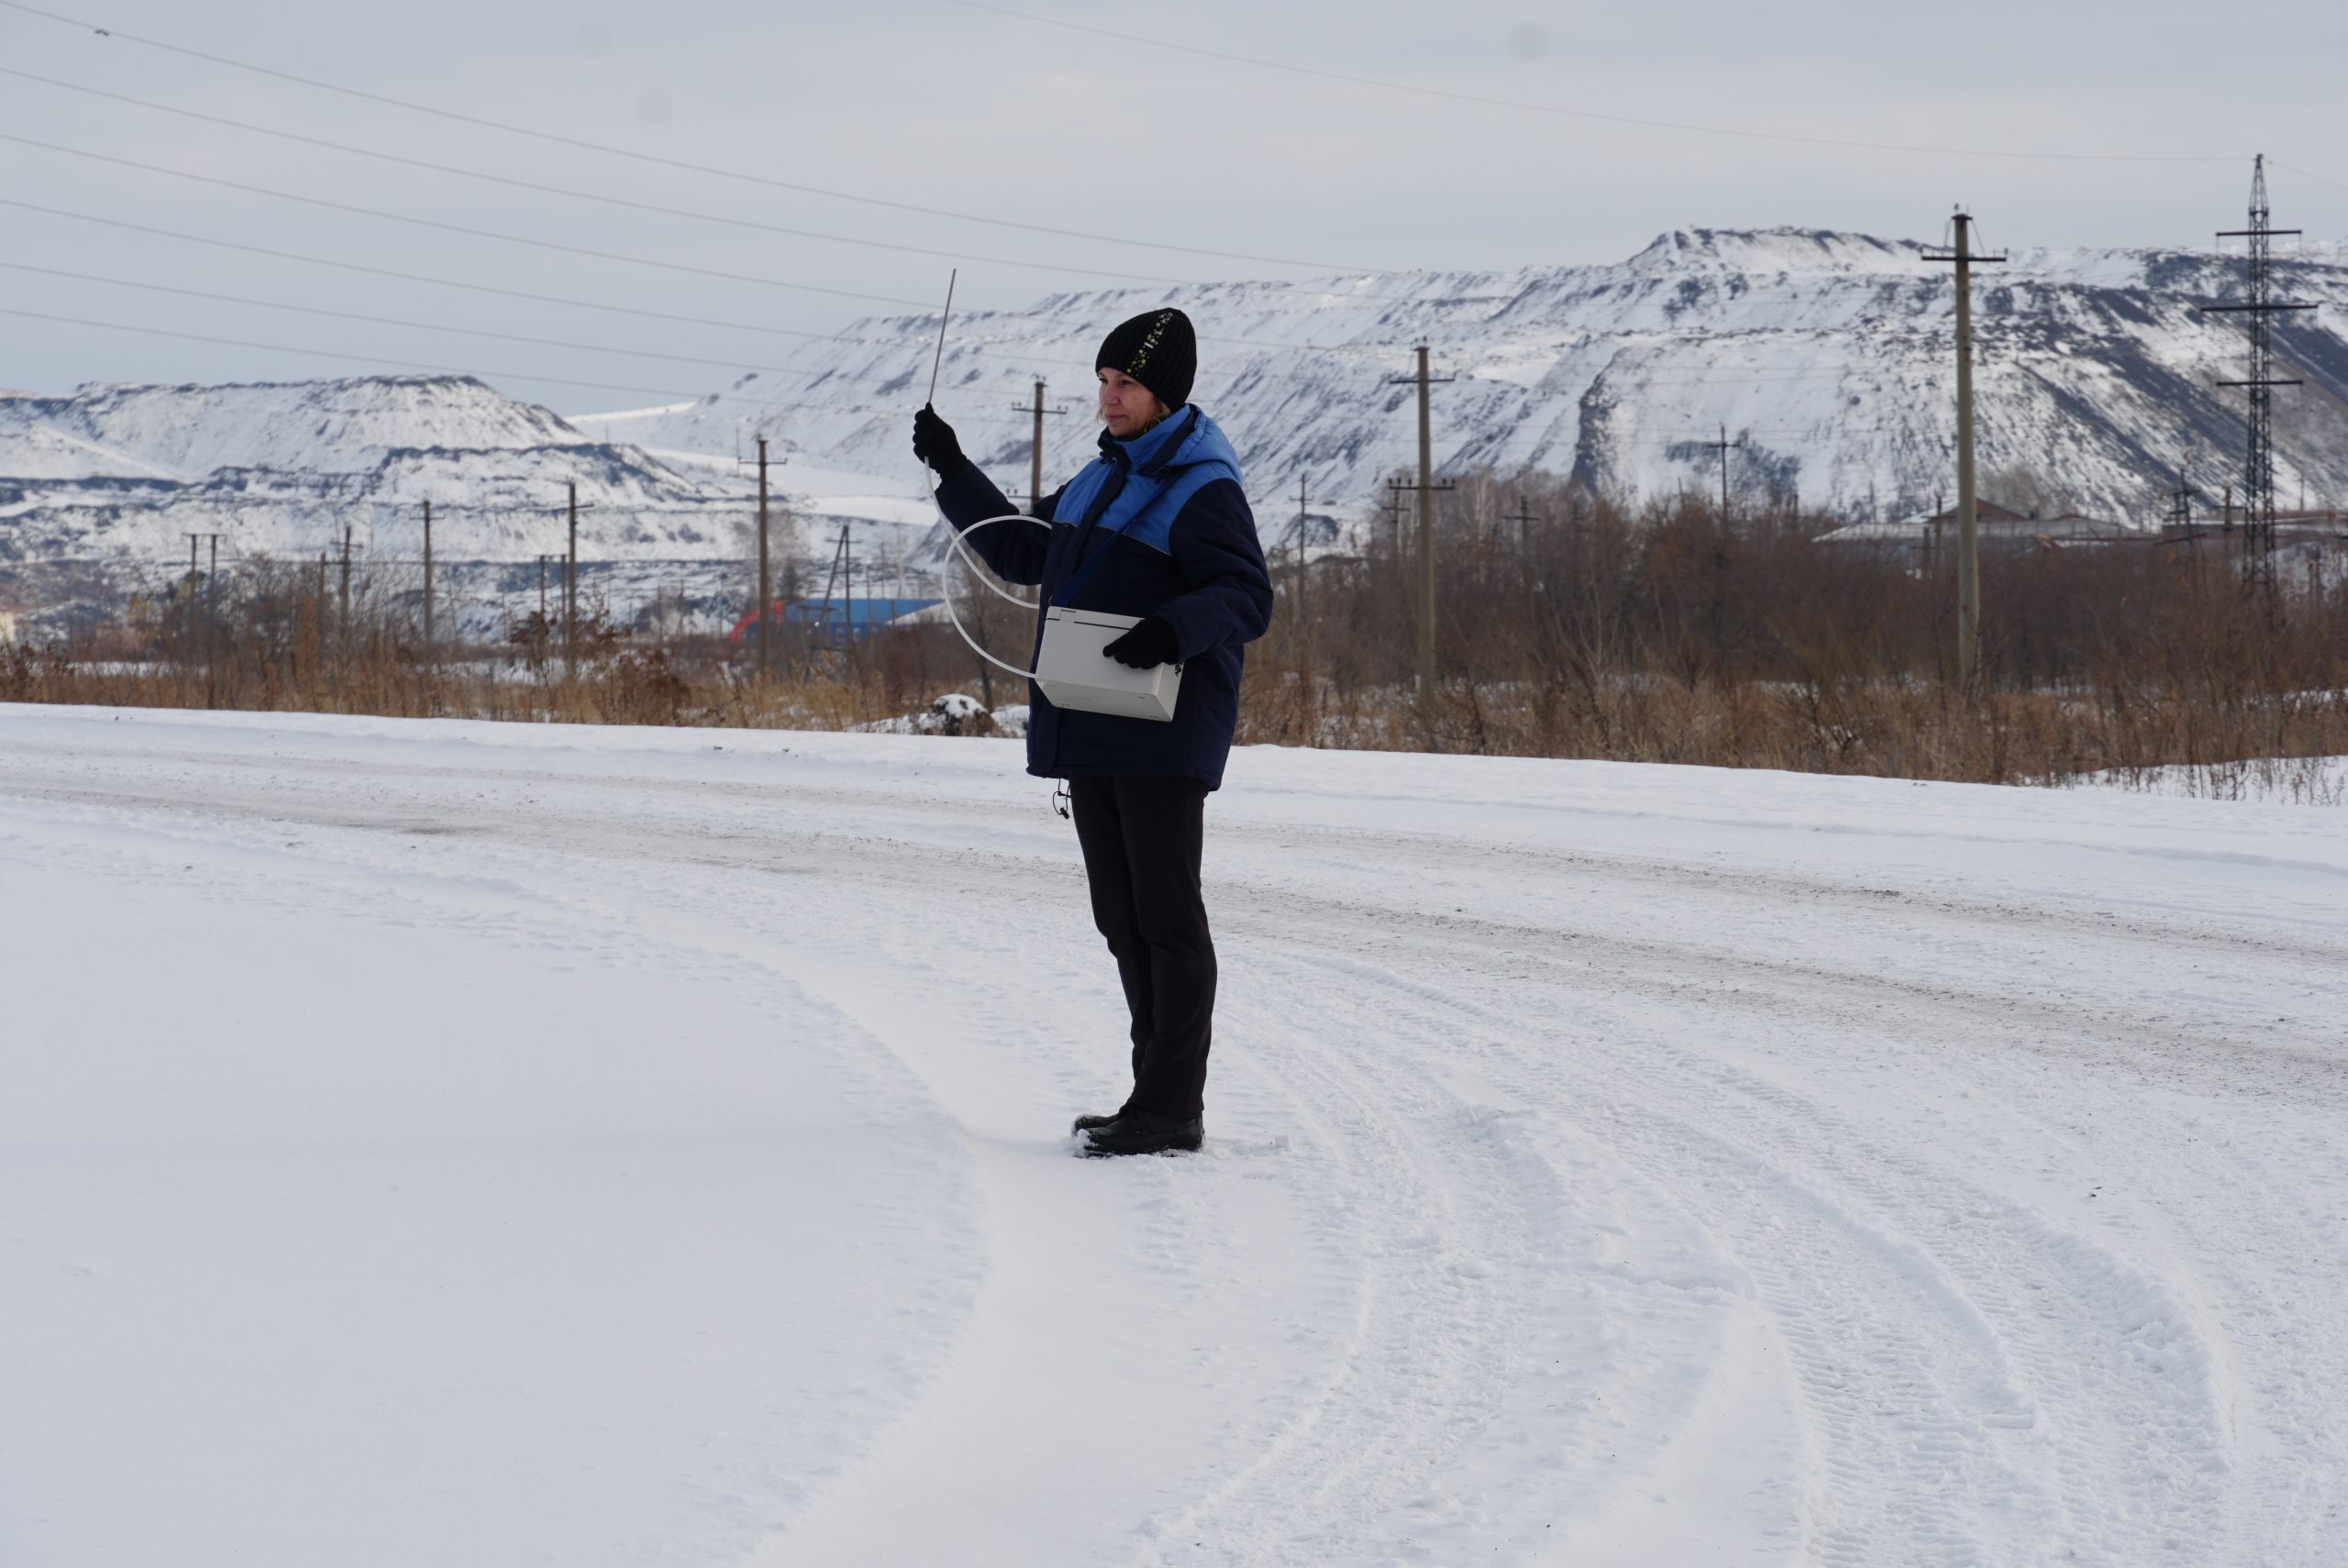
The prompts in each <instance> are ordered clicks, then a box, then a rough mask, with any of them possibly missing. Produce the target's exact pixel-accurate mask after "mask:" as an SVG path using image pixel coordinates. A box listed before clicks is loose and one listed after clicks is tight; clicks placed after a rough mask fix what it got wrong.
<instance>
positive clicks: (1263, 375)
mask: <svg viewBox="0 0 2348 1568" xmlns="http://www.w3.org/2000/svg"><path fill="white" fill-rule="evenodd" d="M0 207H12V208H15V209H16V210H17V211H19V212H28V213H39V214H40V215H42V216H44V217H58V218H65V219H68V220H69V221H72V222H74V223H86V224H93V225H95V226H100V227H105V228H113V229H119V230H122V231H123V232H125V233H129V234H143V235H148V236H150V237H155V238H159V239H172V240H178V241H181V242H183V243H185V244H190V245H203V246H209V247H212V248H216V249H221V250H231V251H235V252H238V254H241V255H247V256H265V257H268V258H269V259H271V260H277V261H292V262H295V263H297V264H299V265H302V266H306V267H321V268H327V269H331V270H333V271H343V272H355V273H358V274H360V275H361V276H365V277H372V278H389V279H393V280H394V281H396V282H407V283H423V284H426V285H428V286H430V287H434V288H442V289H459V290H462V291H464V292H466V293H478V294H487V295H491V296H493V297H494V298H499V299H514V300H528V301H531V302H533V303H535V304H551V305H559V306H562V307H564V308H566V309H572V310H590V311H600V312H603V313H604V314H607V315H626V316H634V317H637V318H640V319H644V320H648V321H665V322H674V323H677V324H680V325H682V326H712V327H718V328H722V329H724V330H726V331H730V332H759V333H765V334H768V335H770V336H772V337H795V338H799V339H802V340H803V341H806V342H811V343H838V344H842V345H845V346H847V347H851V348H886V347H889V344H888V343H887V342H885V341H884V340H882V339H878V338H872V337H854V336H850V335H848V334H845V333H836V332H807V331H803V330H801V329H798V328H795V327H788V326H766V325H764V324H762V323H758V322H747V321H727V320H723V319H719V318H715V317H711V316H699V315H679V314H677V313H675V312H671V311H659V310H648V309H645V308H643V307H641V306H637V305H621V304H609V303H607V302H604V301H600V300H581V299H573V298H570V297H569V296H567V295H562V294H548V293H537V292H534V291H532V290H528V289H508V288H502V287H499V286H498V285H496V284H493V283H477V282H471V281H469V280H466V279H461V278H444V277H437V276H434V275H433V274H430V273H426V272H406V271H400V270H398V269H396V268H392V267H377V266H373V265H371V264H369V263H366V262H360V261H344V260H338V259H335V258H333V257H328V256H311V255H306V254H305V253H303V252H301V251H294V250H279V249H275V248H271V247H269V246H264V245H249V244H247V243H245V242H244V241H242V240H235V239H221V238H217V237H214V236H211V235H203V234H190V233H188V232H186V231H185V230H183V229H172V228H161V227H158V226H155V225H152V224H142V223H131V222H129V221H127V219H123V218H111V217H102V216H100V215H97V214H95V213H83V212H74V211H72V210H70V209H68V208H64V207H51V206H45V205H43V204H39V203H38V202H23V201H17V200H16V199H15V198H13V197H8V196H0ZM73 275H74V276H80V275H81V274H73ZM1026 340H1027V341H1035V339H1033V338H1029V339H1026ZM968 341H969V340H968V339H964V343H965V346H967V345H968ZM986 341H990V340H983V339H982V340H981V342H986ZM1013 341H1016V340H1015V339H1014V340H1013ZM1281 347H1289V348H1297V347H1301V348H1303V349H1304V351H1306V352H1312V353H1321V354H1329V355H1341V354H1349V353H1358V354H1360V355H1362V356H1364V357H1368V356H1369V355H1372V354H1375V353H1377V352H1379V348H1377V347H1374V346H1369V347H1362V348H1355V349H1339V348H1316V347H1313V346H1311V345H1302V346H1299V345H1282V346H1281ZM1025 362H1027V363H1032V364H1041V365H1072V366H1078V367H1080V368H1083V369H1087V370H1089V369H1091V361H1090V360H1084V359H1058V358H1055V357H1051V356H1047V355H1029V356H1026V357H1025ZM1206 373H1207V374H1208V375H1210V376H1213V377H1217V378H1228V379H1231V380H1239V379H1241V378H1244V377H1249V376H1254V377H1257V378H1258V379H1262V380H1268V381H1290V382H1294V383H1297V384H1300V385H1302V384H1311V383H1312V382H1313V381H1316V380H1317V379H1318V378H1314V377H1310V376H1287V375H1282V374H1280V373H1279V372H1278V371H1268V370H1252V369H1243V370H1220V371H1209V372H1206Z"/></svg>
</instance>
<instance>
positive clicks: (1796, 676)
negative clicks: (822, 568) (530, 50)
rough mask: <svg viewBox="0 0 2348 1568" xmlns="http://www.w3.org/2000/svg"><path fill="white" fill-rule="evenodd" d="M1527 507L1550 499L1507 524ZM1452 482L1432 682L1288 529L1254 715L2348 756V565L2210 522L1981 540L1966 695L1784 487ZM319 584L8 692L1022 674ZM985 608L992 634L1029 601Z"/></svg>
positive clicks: (493, 691)
mask: <svg viewBox="0 0 2348 1568" xmlns="http://www.w3.org/2000/svg"><path fill="white" fill-rule="evenodd" d="M1520 504H1527V505H1529V506H1530V509H1531V511H1532V513H1533V517H1534V521H1532V522H1531V523H1530V524H1521V523H1519V522H1517V521H1514V520H1512V519H1509V520H1503V518H1502V517H1501V513H1502V512H1503V510H1505V511H1507V512H1509V513H1514V512H1515V511H1517V509H1518V507H1519V505H1520ZM1445 509H1446V515H1445V517H1444V518H1443V519H1442V521H1441V524H1440V533H1441V537H1442V539H1443V561H1442V571H1441V579H1440V590H1441V600H1440V611H1439V617H1438V624H1439V626H1440V628H1441V634H1442V635H1441V637H1440V639H1439V655H1440V658H1439V670H1440V679H1439V680H1438V682H1437V684H1436V687H1435V690H1434V691H1433V692H1432V693H1430V694H1428V695H1427V696H1426V697H1424V698H1422V697H1421V696H1420V695H1419V694H1418V693H1417V691H1416V690H1415V685H1414V682H1413V680H1412V637H1411V633H1410V626H1411V621H1410V615H1409V611H1408V605H1409V597H1408V586H1409V582H1410V562H1409V561H1408V559H1406V558H1403V557H1401V555H1399V554H1398V553H1397V551H1396V550H1395V549H1394V548H1393V547H1391V544H1390V542H1389V541H1385V540H1381V541H1379V542H1378V543H1376V544H1375V545H1374V546H1373V547H1371V548H1370V549H1369V550H1368V553H1367V554H1365V555H1363V556H1361V557H1358V558H1344V559H1333V558H1323V559H1322V560H1321V561H1319V562H1317V563H1316V564H1315V565H1314V566H1313V568H1312V574H1311V578H1310V580H1309V581H1308V580H1303V579H1301V578H1300V576H1299V574H1298V572H1297V570H1296V569H1295V566H1294V564H1293V561H1292V559H1290V558H1288V557H1286V556H1285V555H1282V554H1279V553H1277V552H1276V555H1275V559H1274V563H1273V564H1274V576H1275V580H1276V581H1277V582H1278V584H1279V589H1280V607H1279V614H1278V616H1277V617H1276V619H1275V624H1274V627H1273V630H1272V632H1271V634H1270V635H1268V637H1266V638H1265V639H1264V640H1263V641H1262V642H1260V643H1258V644H1257V645H1256V646H1254V647H1253V648H1251V649H1250V653H1249V662H1248V670H1247V680H1246V690H1245V701H1244V709H1243V714H1242V719H1241V727H1240V738H1241V740H1243V741H1249V742H1275V743H1279V744H1285V745H1318V746H1346V747H1361V748H1371V749H1405V750H1427V751H1444V752H1467V753H1494V754H1506V755H1516V756H1570V757H1596V758H1606V759H1611V760H1619V761H1631V762H1667V763H1689V764H1700V765H1705V766H1718V767H1767V768H1785V769H1791V770H1797V771H1803V772H1823V773H1858V774H1877V775H1884V776H1890V777H1899V778H1943V779H1962V780H1973V781H1978V782H1990V783H2061V782H2066V781H2068V780H2071V779H2075V778H2080V777H2082V776H2085V775H2089V774H2106V773H2115V774H2118V775H2121V777H2123V778H2124V777H2131V776H2145V775H2149V774H2150V773H2151V772H2152V771H2153V770H2157V769H2163V768H2180V767H2181V768H2186V769H2198V770H2202V771H2203V772H2205V773H2207V774H2208V776H2209V777H2210V778H2211V779H2213V780H2214V779H2222V778H2236V779H2239V778H2242V777H2243V769H2244V767H2245V766H2246V765H2256V766H2258V767H2265V768H2266V769H2268V770H2269V771H2270V772H2272V771H2274V770H2275V769H2276V767H2281V768H2282V769H2284V770H2285V771H2286V772H2288V770H2289V768H2290V767H2291V766H2292V764H2293V759H2304V758H2312V757H2320V756H2342V755H2348V590H2343V587H2342V585H2341V584H2338V583H2331V584H2326V583H2321V582H2315V583H2305V582H2295V583H2293V584H2291V585H2290V586H2289V588H2288V591H2286V592H2284V593H2283V594H2281V595H2279V596H2277V597H2276V598H2275V599H2274V600H2272V601H2271V602H2270V601H2269V600H2267V599H2265V598H2262V597H2260V596H2257V595H2254V594H2252V593H2249V592H2246V591H2244V589H2243V585H2242V582H2241V578H2240V573H2239V570H2238V569H2237V564H2236V562H2235V561H2234V560H2233V559H2232V558H2229V557H2227V556H2225V555H2224V554H2223V553H2222V552H2220V551H2218V550H2215V549H2205V550H2204V551H2203V552H2202V553H2199V554H2195V553H2191V552H2180V551H2178V550H2176V549H2173V548H2170V547H2160V546H2154V545H2142V544H2129V545H2121V546H2113V547H2105V548H2100V549H2077V550H2064V551H2051V550H2050V551H2036V552H2031V553H2028V554H2020V555H2013V554H1992V555H1989V556H1988V557H1987V558H1985V560H1984V569H1983V582H1984V586H1983V596H1984V602H1985V606H1986V614H1985V624H1984V645H1985V674H1984V679H1983V680H1982V681H1981V683H1980V687H1979V689H1978V690H1977V691H1975V692H1972V693H1969V694H1968V693H1966V692H1965V691H1962V690H1959V689H1958V688H1957V687H1956V685H1955V681H1954V679H1953V675H1954V668H1955V625H1954V622H1955V613H1954V607H1955V584H1954V580H1953V567H1952V566H1951V564H1950V563H1948V562H1947V561H1945V560H1943V561H1940V562H1938V563H1935V565H1934V566H1933V568H1932V569H1929V570H1926V569H1919V567H1918V564H1917V563H1916V562H1915V561H1914V560H1912V559H1911V558H1909V557H1908V556H1907V555H1906V554H1904V553H1895V552H1890V551H1877V550H1872V549H1867V548H1853V547H1835V546H1822V545H1820V544H1818V543H1816V542H1815V536H1816V534H1817V533H1818V532H1819V531H1820V529H1821V527H1822V525H1820V524H1819V523H1818V522H1817V521H1816V520H1813V519H1805V518H1802V517H1800V516H1796V515H1792V514H1787V513H1777V514H1769V515H1764V516H1757V517H1733V518H1731V519H1728V520H1723V519H1722V517H1720V516H1719V515H1718V513H1717V510H1716V508H1712V507H1709V506H1707V505H1705V504H1703V503H1701V502H1694V501H1688V502H1678V503H1673V504H1667V505H1657V506H1653V507H1648V508H1645V509H1642V510H1637V511H1633V510H1631V509H1627V508H1624V507H1621V506H1617V505H1613V504H1611V503H1608V502H1603V501H1594V500H1592V499H1590V498H1589V497H1586V496H1581V495H1578V494H1575V493H1571V492H1568V491H1567V490H1565V488H1564V487H1563V486H1561V485H1559V484H1558V483H1557V482H1556V480H1552V479H1547V478H1544V477H1541V476H1534V477H1530V478H1526V479H1523V480H1512V481H1511V482H1509V483H1507V484H1505V485H1503V484H1501V482H1499V481H1498V480H1496V479H1495V478H1494V477H1493V476H1490V475H1485V476H1479V477H1477V478H1476V479H1473V480H1470V481H1468V482H1467V483H1463V484H1462V486H1461V487H1460V489H1459V491H1456V493H1453V494H1449V495H1446V496H1445ZM1266 532H1267V533H1268V534H1271V533H1273V532H1274V530H1272V529H1270V528H1267V530H1266ZM325 586H326V585H325V580H324V578H323V577H321V576H317V575H315V574H313V573H312V572H311V571H309V570H308V569H283V570H278V571H272V570H271V569H268V568H267V567H266V566H264V567H262V568H261V569H257V570H255V571H254V572H251V573H249V574H248V576H247V577H246V578H245V579H243V580H240V581H239V583H238V586H237V588H236V589H235V591H233V592H231V593H228V594H227V595H225V596H224V600H225V602H223V603H222V604H220V605H219V606H217V607H206V606H204V605H200V604H195V603H190V602H178V603H173V604H170V605H167V606H166V607H165V609H164V611H163V612H162V613H161V616H160V617H159V618H158V619H156V620H154V621H153V622H151V623H150V624H146V625H144V626H142V627H139V628H137V629H135V630H134V629H132V628H129V627H127V626H124V627H115V628H110V629H108V630H107V631H106V632H105V634H104V635H101V636H99V637H97V638H94V639H92V640H90V641H89V642H88V643H87V645H86V646H80V647H77V648H74V649H71V650H58V649H51V650H44V651H41V652H33V651H29V650H17V652H16V653H15V654H14V655H13V656H12V657H7V658H6V659H0V698H5V699H7V700H12V701H54V702H83V703H97V704H123V705H133V706H151V707H192V708H228V709H246V710H262V711H270V710H280V711H304V712H350V713H381V714H391V715H400V716H414V717H427V716H440V717H464V718H482V719H511V720H526V721H535V722H555V723H619V724H666V725H704V724H706V725H727V726H741V727H753V728H793V729H842V728H847V727H848V726H851V725H855V724H859V723H871V722H873V721H877V720H882V719H887V718H891V717H894V716H899V715H903V714H906V713H908V712H915V711H919V710H921V709H924V708H925V707H926V706H927V705H928V703H929V702H930V701H931V700H932V699H933V698H935V697H936V695H937V694H938V693H940V692H942V691H945V690H965V691H969V692H971V693H973V694H974V695H980V697H981V698H982V700H984V701H987V702H989V703H990V705H991V704H993V703H996V702H1001V701H1018V700H1020V698H1021V697H1022V696H1024V693H1019V692H1015V691H1013V690H1009V689H1008V688H1007V684H1005V683H1001V682H995V683H990V682H988V681H986V680H984V679H981V675H982V672H981V670H980V667H979V665H978V663H977V661H976V660H975V659H973V658H972V657H970V656H969V653H968V652H967V650H965V649H964V648H963V647H962V646H961V645H960V644H959V643H958V641H956V640H955V638H954V636H953V634H952V632H951V631H950V630H948V629H947V628H943V627H921V628H910V629H903V630H897V631H891V632H887V633H884V634H882V635H880V636H878V637H876V638H874V639H872V640H871V641H870V642H869V643H867V644H864V645H860V646H857V647H855V648H852V649H847V650H837V649H834V650H825V649H819V648H815V647H812V646H808V645H806V644H805V643H804V642H798V643H794V644H792V645H791V646H784V647H781V648H779V649H778V659H779V666H780V668H781V674H779V675H778V676H776V677H775V678H773V679H762V678H759V676H757V675H756V674H755V673H754V672H752V671H751V670H750V669H749V668H748V666H747V665H746V663H745V662H744V660H743V658H742V657H741V655H740V653H739V651H738V650H728V649H726V648H725V647H724V646H722V645H719V644H717V643H715V642H714V641H712V640H708V639H703V640H699V641H694V640H684V641H673V642H669V643H665V644H660V645H658V646H655V645H652V644H648V643H646V642H643V641H641V640H639V639H637V638H633V637H630V636H627V635H623V634H622V633H621V632H620V630H619V629H618V628H617V627H615V625H613V624H610V623H609V622H607V621H605V620H604V619H603V618H602V617H601V616H599V615H597V616H590V617H588V618H587V620H586V621H585V622H584V623H583V624H581V627H580V628H579V631H578V635H577V637H576V639H575V642H574V645H573V649H572V657H569V658H566V657H563V651H562V639H561V637H560V635H559V627H556V626H549V625H548V624H542V623H540V622H539V620H538V618H537V616H535V615H533V616H530V617H527V618H526V619H525V620H524V621H523V622H521V623H519V624H516V625H515V626H514V627H512V628H511V629H510V635H509V638H508V640H507V641H506V642H505V643H504V644H502V645H500V646H496V647H469V648H442V649H439V650H437V657H426V656H425V650H423V649H422V648H420V647H419V646H417V641H416V637H415V624H414V619H413V610H412V608H409V607H405V606H404V605H398V604H390V603H386V604H382V605H376V604H373V603H371V602H369V601H368V599H367V598H366V596H365V594H364V593H363V592H362V593H360V595H359V597H358V598H357V599H355V600H354V601H353V602H352V603H351V604H350V605H349V607H348V608H346V607H345V606H344V605H343V604H342V603H341V602H339V599H338V596H337V595H335V594H332V593H328V592H327V591H325ZM997 618H998V619H1001V616H998V617H997ZM985 635H987V636H988V638H989V640H990V641H991V643H993V644H994V645H996V646H1002V644H1004V643H1005V642H1006V641H1009V642H1013V643H1015V642H1016V641H1017V638H1018V629H1017V628H1016V627H1014V626H1011V625H1009V624H1003V625H991V626H988V627H987V629H986V634H985ZM2310 777H2313V775H2312V774H2310Z"/></svg>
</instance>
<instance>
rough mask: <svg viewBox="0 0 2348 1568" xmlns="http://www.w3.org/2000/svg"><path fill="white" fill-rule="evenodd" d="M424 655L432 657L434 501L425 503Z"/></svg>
mask: <svg viewBox="0 0 2348 1568" xmlns="http://www.w3.org/2000/svg"><path fill="white" fill-rule="evenodd" d="M424 657H426V658H427V659H429V658H430V657H432V503H431V502H428V501H427V502H425V503H424Z"/></svg>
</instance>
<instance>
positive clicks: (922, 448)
mask: <svg viewBox="0 0 2348 1568" xmlns="http://www.w3.org/2000/svg"><path fill="white" fill-rule="evenodd" d="M914 457H916V458H920V459H921V460H922V461H923V462H925V463H927V464H928V465H929V466H930V467H931V468H932V469H936V473H937V477H938V478H939V479H947V478H949V477H951V476H952V475H953V474H954V472H955V471H956V470H957V469H960V468H961V466H962V444H961V443H960V442H959V441H957V440H956V439H954V426H952V425H948V424H947V423H946V421H944V420H943V419H940V418H938V417H937V410H936V409H935V408H933V407H931V406H930V405H929V404H928V403H923V404H922V405H921V410H920V412H919V413H917V414H914Z"/></svg>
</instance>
